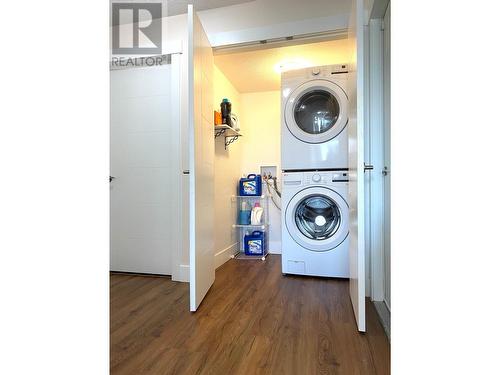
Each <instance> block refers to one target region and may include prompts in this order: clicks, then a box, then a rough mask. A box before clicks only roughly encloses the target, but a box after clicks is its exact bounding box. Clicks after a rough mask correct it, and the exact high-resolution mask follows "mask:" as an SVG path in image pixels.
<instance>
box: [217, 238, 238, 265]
mask: <svg viewBox="0 0 500 375" xmlns="http://www.w3.org/2000/svg"><path fill="white" fill-rule="evenodd" d="M237 251H238V242H236V243H233V244H232V245H230V246H228V247H226V248H225V249H223V250H221V251H218V252H216V253H215V269H217V268H219V267H220V266H222V265H223V264H224V263H226V262H227V261H228V260H229V259H231V255H234V254H235V253H236V252H237Z"/></svg>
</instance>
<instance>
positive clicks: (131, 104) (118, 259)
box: [110, 64, 180, 275]
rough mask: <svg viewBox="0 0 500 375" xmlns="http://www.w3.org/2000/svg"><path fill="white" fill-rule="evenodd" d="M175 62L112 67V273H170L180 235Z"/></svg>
mask: <svg viewBox="0 0 500 375" xmlns="http://www.w3.org/2000/svg"><path fill="white" fill-rule="evenodd" d="M172 69H173V68H172V65H170V64H167V65H164V66H156V67H147V68H130V69H123V70H114V71H111V73H110V76H111V82H110V88H111V107H110V109H111V110H110V115H111V127H110V150H111V160H110V162H111V170H110V175H112V176H114V177H115V179H114V180H113V181H112V182H111V183H110V189H111V191H110V219H111V222H110V240H111V264H110V266H111V267H110V268H111V270H112V271H125V272H137V273H154V274H163V275H170V274H171V270H172V265H171V263H172V262H171V255H172V252H173V251H177V246H178V240H177V237H178V236H179V235H178V233H179V227H180V225H178V223H177V222H178V210H179V209H178V207H177V205H178V202H179V201H180V199H178V198H177V195H179V194H180V191H179V187H178V184H177V183H176V181H178V178H179V156H180V155H179V149H178V144H179V141H178V139H179V126H178V123H177V122H176V121H175V119H174V117H172V111H173V108H174V106H173V105H172V103H173V102H172V98H175V97H177V96H178V95H179V94H178V87H177V86H176V85H173V84H172Z"/></svg>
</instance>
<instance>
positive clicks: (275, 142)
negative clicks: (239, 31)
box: [239, 91, 281, 254]
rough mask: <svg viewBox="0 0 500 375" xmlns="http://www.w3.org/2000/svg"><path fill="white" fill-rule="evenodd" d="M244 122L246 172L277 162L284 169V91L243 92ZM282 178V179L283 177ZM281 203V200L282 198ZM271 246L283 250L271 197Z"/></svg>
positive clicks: (244, 172) (276, 250)
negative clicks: (282, 162)
mask: <svg viewBox="0 0 500 375" xmlns="http://www.w3.org/2000/svg"><path fill="white" fill-rule="evenodd" d="M240 98H241V108H242V112H241V116H240V126H241V132H242V134H243V137H242V138H241V144H240V145H239V146H241V147H242V153H243V154H242V160H241V172H242V173H243V174H249V173H260V167H261V166H265V165H275V166H277V170H278V178H279V179H280V171H281V163H280V162H281V144H280V143H281V117H280V116H281V94H280V91H265V92H253V93H245V94H241V96H240ZM280 180H281V179H280ZM277 203H278V204H280V203H281V200H280V199H278V200H277ZM269 219H270V227H269V250H270V252H271V253H278V254H281V216H280V211H279V210H278V209H277V208H276V207H275V206H274V205H273V203H272V202H271V200H269Z"/></svg>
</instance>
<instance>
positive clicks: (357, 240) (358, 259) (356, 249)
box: [348, 0, 366, 332]
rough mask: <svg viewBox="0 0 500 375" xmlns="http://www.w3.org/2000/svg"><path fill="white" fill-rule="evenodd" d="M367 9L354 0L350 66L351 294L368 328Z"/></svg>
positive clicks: (361, 328)
mask: <svg viewBox="0 0 500 375" xmlns="http://www.w3.org/2000/svg"><path fill="white" fill-rule="evenodd" d="M363 15H364V9H363V0H353V1H352V7H351V18H350V20H349V30H348V40H349V45H350V48H351V54H352V57H351V62H350V64H349V74H348V97H349V221H350V222H349V235H350V241H349V292H350V295H351V302H352V306H353V310H354V314H355V316H356V322H357V324H358V330H359V331H362V332H364V331H365V330H366V324H365V178H364V160H365V159H364V154H365V152H364V151H365V150H364V121H365V119H364V95H363V94H364V78H365V77H364V75H365V64H364V53H365V46H364V42H365V40H364V33H363V25H364V19H363Z"/></svg>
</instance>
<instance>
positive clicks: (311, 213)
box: [281, 170, 349, 278]
mask: <svg viewBox="0 0 500 375" xmlns="http://www.w3.org/2000/svg"><path fill="white" fill-rule="evenodd" d="M282 178H283V180H282V187H283V191H282V198H281V199H282V215H281V221H282V223H281V241H282V256H281V261H282V271H283V273H284V274H296V275H310V276H326V277H342V278H347V277H349V207H348V204H347V185H348V183H347V178H348V174H347V170H344V171H329V172H318V171H316V172H286V173H283V174H282Z"/></svg>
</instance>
